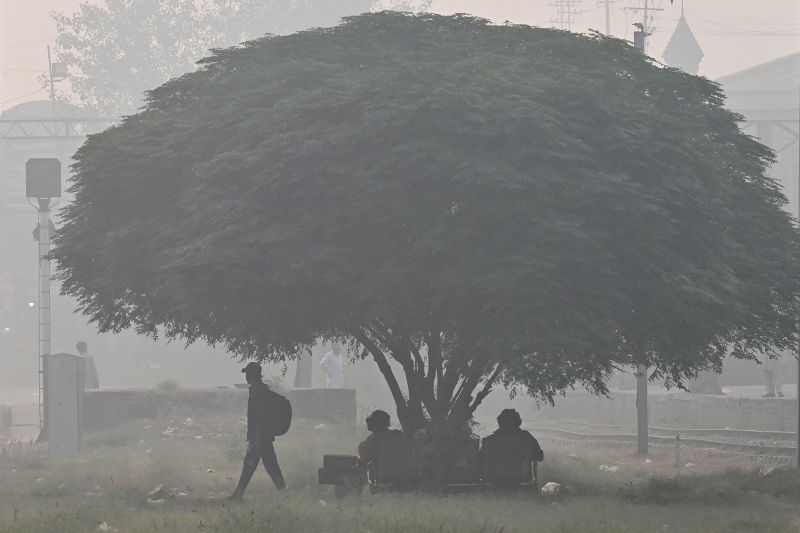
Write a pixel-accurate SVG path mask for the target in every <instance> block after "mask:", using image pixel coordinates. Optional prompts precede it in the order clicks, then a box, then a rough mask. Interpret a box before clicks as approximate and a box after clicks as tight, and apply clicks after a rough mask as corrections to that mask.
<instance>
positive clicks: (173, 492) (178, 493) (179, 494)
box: [169, 487, 189, 499]
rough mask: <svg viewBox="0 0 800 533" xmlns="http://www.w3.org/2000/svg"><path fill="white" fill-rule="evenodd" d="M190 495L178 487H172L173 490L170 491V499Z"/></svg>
mask: <svg viewBox="0 0 800 533" xmlns="http://www.w3.org/2000/svg"><path fill="white" fill-rule="evenodd" d="M188 495H189V493H188V492H183V491H182V490H181V489H179V488H178V487H172V488H171V489H169V497H170V498H171V499H174V498H178V497H183V496H188Z"/></svg>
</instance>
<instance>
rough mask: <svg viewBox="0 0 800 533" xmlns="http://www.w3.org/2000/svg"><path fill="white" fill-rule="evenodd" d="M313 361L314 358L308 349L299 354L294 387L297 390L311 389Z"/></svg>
mask: <svg viewBox="0 0 800 533" xmlns="http://www.w3.org/2000/svg"><path fill="white" fill-rule="evenodd" d="M312 360H313V356H312V354H311V350H309V349H308V348H303V349H302V350H300V353H299V354H297V368H296V369H295V374H294V386H295V388H296V389H308V388H311V377H312V376H311V374H312V366H311V365H312Z"/></svg>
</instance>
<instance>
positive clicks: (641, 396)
mask: <svg viewBox="0 0 800 533" xmlns="http://www.w3.org/2000/svg"><path fill="white" fill-rule="evenodd" d="M648 11H649V6H648V1H647V0H644V8H643V9H642V23H641V24H639V25H637V27H638V28H639V29H637V30H636V31H635V32H634V34H633V45H634V46H635V47H636V48H637V49H638V50H639V51H640V52H642V54H646V52H645V50H647V36H648V35H650V33H649V32H648V31H647V30H648V29H649V26H648V24H647V17H648ZM634 375H635V376H636V444H637V446H636V447H637V451H638V453H639V455H640V456H642V457H645V456H647V452H648V445H649V440H650V435H649V431H648V429H649V428H648V424H649V422H648V417H647V381H648V380H647V365H645V364H643V363H639V364H637V365H636V372H635V373H634Z"/></svg>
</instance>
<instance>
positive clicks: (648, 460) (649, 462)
mask: <svg viewBox="0 0 800 533" xmlns="http://www.w3.org/2000/svg"><path fill="white" fill-rule="evenodd" d="M644 462H645V464H648V465H649V464H651V463H652V462H653V460H652V459H645V460H644Z"/></svg>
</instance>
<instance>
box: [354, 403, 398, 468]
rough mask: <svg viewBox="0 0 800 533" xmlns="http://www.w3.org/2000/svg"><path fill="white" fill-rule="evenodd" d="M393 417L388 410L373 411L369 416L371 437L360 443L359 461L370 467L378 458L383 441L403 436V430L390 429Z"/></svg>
mask: <svg viewBox="0 0 800 533" xmlns="http://www.w3.org/2000/svg"><path fill="white" fill-rule="evenodd" d="M390 425H391V418H390V417H389V413H387V412H386V411H381V410H377V411H373V412H372V413H371V414H370V415H369V416H368V417H367V429H368V430H369V431H371V433H370V435H369V437H367V438H366V440H364V441H363V442H362V443H360V444H359V445H358V459H359V463H360V464H362V465H365V466H367V467H369V465H370V464H372V463H374V462H375V461H377V460H378V448H379V447H380V445H381V443H382V442H386V441H397V440H400V439H402V438H403V432H402V431H398V430H396V429H389V426H390Z"/></svg>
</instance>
